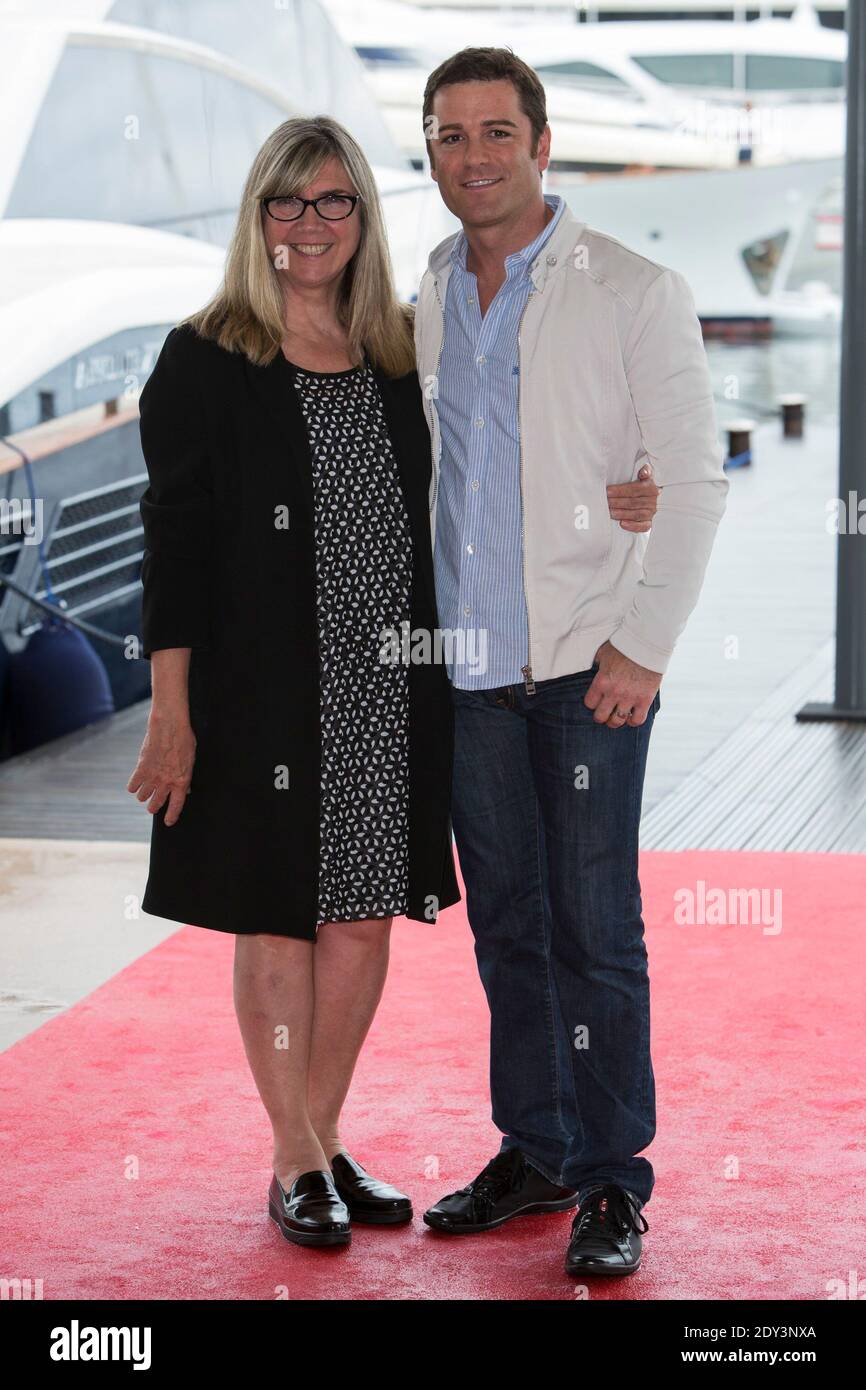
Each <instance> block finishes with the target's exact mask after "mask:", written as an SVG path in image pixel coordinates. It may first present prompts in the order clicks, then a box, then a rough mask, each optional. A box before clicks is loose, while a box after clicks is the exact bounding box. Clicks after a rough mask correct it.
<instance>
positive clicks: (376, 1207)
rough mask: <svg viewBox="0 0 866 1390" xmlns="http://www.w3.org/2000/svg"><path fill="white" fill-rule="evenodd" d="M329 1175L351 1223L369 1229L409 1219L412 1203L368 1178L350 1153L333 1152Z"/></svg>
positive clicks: (384, 1184)
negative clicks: (365, 1226) (354, 1222)
mask: <svg viewBox="0 0 866 1390" xmlns="http://www.w3.org/2000/svg"><path fill="white" fill-rule="evenodd" d="M331 1172H332V1173H333V1175H334V1186H335V1187H336V1189H337V1191H338V1193H339V1194H340V1196H341V1197H342V1199H343V1201H344V1202H345V1203H346V1206H347V1207H348V1208H349V1215H350V1216H351V1218H352V1220H353V1221H360V1222H363V1223H365V1224H367V1225H370V1226H396V1225H398V1224H399V1223H400V1222H402V1221H411V1220H412V1202H411V1200H410V1199H409V1198H408V1197H407V1196H406V1194H405V1192H400V1191H399V1189H398V1188H396V1187H392V1186H391V1184H390V1183H389V1182H380V1181H379V1179H378V1178H373V1177H371V1176H370V1174H369V1173H368V1172H367V1171H366V1169H365V1168H362V1167H361V1165H360V1163H356V1162H355V1160H354V1158H352V1156H351V1154H345V1153H335V1154H334V1157H333V1158H332V1159H331Z"/></svg>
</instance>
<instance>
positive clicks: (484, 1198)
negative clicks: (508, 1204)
mask: <svg viewBox="0 0 866 1390" xmlns="http://www.w3.org/2000/svg"><path fill="white" fill-rule="evenodd" d="M522 1172H523V1162H522V1156H521V1154H520V1151H519V1150H518V1149H504V1150H503V1151H502V1152H501V1153H498V1154H497V1155H496V1157H495V1158H491V1160H490V1162H489V1163H488V1164H487V1166H486V1167H485V1168H482V1170H481V1172H480V1173H479V1174H478V1177H477V1178H475V1179H474V1180H473V1181H472V1182H471V1183H470V1184H469V1186H468V1188H464V1191H466V1192H470V1193H471V1194H472V1202H473V1206H474V1207H475V1208H476V1211H477V1212H478V1214H479V1215H480V1216H481V1217H482V1218H485V1217H488V1216H489V1215H490V1212H491V1210H492V1208H493V1206H494V1205H495V1204H496V1202H498V1201H499V1198H500V1197H504V1196H505V1194H506V1192H512V1191H515V1190H516V1189H517V1188H518V1187H519V1186H520V1183H521V1180H522Z"/></svg>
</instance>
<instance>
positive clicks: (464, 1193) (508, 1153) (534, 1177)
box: [424, 1149, 577, 1236]
mask: <svg viewBox="0 0 866 1390" xmlns="http://www.w3.org/2000/svg"><path fill="white" fill-rule="evenodd" d="M576 1206H577V1193H576V1192H575V1191H574V1190H573V1189H572V1188H570V1187H559V1186H558V1185H557V1184H556V1183H554V1182H550V1181H549V1180H548V1179H547V1178H546V1177H545V1176H544V1175H543V1173H539V1171H538V1169H537V1168H533V1167H532V1165H531V1163H528V1162H527V1160H526V1159H525V1158H524V1156H523V1154H522V1153H521V1152H520V1150H519V1149H503V1150H502V1151H500V1152H499V1153H498V1154H497V1155H496V1157H495V1158H492V1159H491V1160H490V1162H489V1163H488V1164H487V1167H486V1168H482V1170H481V1172H480V1173H479V1174H478V1177H477V1178H474V1179H473V1180H472V1182H471V1183H470V1184H469V1186H468V1187H461V1188H459V1189H458V1191H457V1192H452V1193H450V1194H449V1195H448V1196H447V1197H443V1198H442V1200H441V1201H439V1202H437V1203H436V1205H435V1206H432V1207H430V1209H429V1211H425V1213H424V1220H425V1222H426V1224H427V1225H428V1226H432V1227H433V1229H434V1230H436V1231H444V1232H446V1233H447V1234H448V1235H457V1236H459V1235H474V1234H475V1233H476V1232H477V1231H492V1230H495V1228H496V1227H497V1226H501V1225H503V1223H504V1222H506V1221H510V1220H511V1218H512V1217H513V1216H531V1215H533V1214H535V1213H538V1212H547V1211H568V1210H569V1209H570V1208H571V1207H576Z"/></svg>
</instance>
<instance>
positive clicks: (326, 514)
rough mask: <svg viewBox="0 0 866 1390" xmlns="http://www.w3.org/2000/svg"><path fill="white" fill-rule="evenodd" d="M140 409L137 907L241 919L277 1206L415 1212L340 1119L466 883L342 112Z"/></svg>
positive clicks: (239, 231)
mask: <svg viewBox="0 0 866 1390" xmlns="http://www.w3.org/2000/svg"><path fill="white" fill-rule="evenodd" d="M140 409H141V439H142V448H143V452H144V456H145V460H146V464H147V469H148V475H149V480H150V482H149V486H148V488H147V490H146V491H145V493H144V495H143V497H142V501H141V512H142V518H143V522H144V529H145V557H144V562H143V565H142V583H143V590H144V593H143V609H142V625H143V649H144V655H145V656H146V657H148V658H149V659H150V661H151V669H152V685H153V700H152V706H151V712H150V719H149V723H148V728H147V734H146V737H145V740H144V743H143V745H142V749H141V753H140V756H139V760H138V763H137V766H136V768H135V770H134V772H133V774H132V776H131V778H130V780H129V783H128V790H129V791H130V792H132V793H133V794H135V795H136V796H137V797H138V799H139V800H140V801H146V802H147V804H148V810H149V811H150V812H151V813H152V814H153V825H152V840H151V856H150V872H149V876H148V881H147V887H146V891H145V895H144V898H143V907H144V909H145V911H147V912H151V913H154V914H156V915H158V916H162V917H167V918H170V919H172V920H177V921H180V922H184V923H193V924H197V925H200V926H203V927H209V928H213V929H215V930H217V931H229V932H233V933H234V934H235V938H236V940H235V958H234V999H235V1006H236V1010H237V1015H238V1021H239V1025H240V1028H241V1033H242V1036H243V1041H244V1046H245V1049H246V1053H247V1057H248V1059H249V1064H250V1067H251V1070H252V1073H253V1076H254V1079H255V1082H256V1086H257V1088H258V1090H259V1093H260V1095H261V1098H262V1101H263V1103H264V1105H265V1108H266V1110H267V1112H268V1115H269V1118H270V1121H271V1125H272V1129H273V1170H274V1172H273V1178H272V1182H271V1187H270V1193H269V1211H270V1214H271V1216H272V1217H273V1218H274V1220H275V1221H276V1222H277V1224H278V1225H279V1227H280V1229H281V1231H282V1232H283V1234H284V1235H285V1236H286V1237H287V1238H288V1239H289V1240H292V1241H295V1242H297V1243H299V1244H306V1245H312V1244H316V1245H324V1244H340V1243H345V1242H347V1241H348V1240H349V1239H350V1233H351V1225H350V1223H351V1221H353V1220H354V1221H358V1222H374V1223H387V1224H391V1223H399V1222H403V1221H408V1220H410V1219H411V1217H412V1207H411V1203H410V1200H409V1198H408V1197H407V1196H406V1195H405V1194H404V1193H402V1192H399V1191H398V1190H397V1189H396V1188H395V1187H393V1186H391V1185H390V1184H388V1183H386V1182H383V1181H380V1180H379V1179H376V1178H374V1177H372V1176H370V1175H369V1174H368V1173H367V1172H366V1171H365V1169H364V1168H363V1167H362V1166H361V1165H360V1164H359V1163H358V1162H356V1160H355V1159H354V1158H353V1157H352V1156H351V1155H350V1154H349V1152H348V1151H347V1150H346V1148H345V1147H344V1145H343V1144H342V1142H341V1139H340V1134H339V1120H340V1112H341V1109H342V1106H343V1102H344V1100H345V1098H346V1094H347V1092H348V1088H349V1083H350V1081H351V1077H352V1073H353V1070H354V1066H355V1063H356V1060H357V1057H358V1053H359V1051H360V1048H361V1045H362V1043H363V1041H364V1038H365V1036H366V1034H367V1031H368V1029H369V1027H370V1024H371V1022H372V1019H373V1016H374V1013H375V1010H376V1007H377V1004H378V1002H379V999H380V997H381V993H382V988H383V985H384V981H385V975H386V970H387V964H388V948H389V934H390V926H391V921H392V919H393V917H394V916H395V915H406V916H408V917H409V918H411V919H413V920H415V921H419V922H434V921H435V920H436V917H437V914H438V912H439V910H440V909H441V908H443V907H448V906H449V905H451V904H453V903H455V902H457V901H459V896H460V895H459V891H458V888H457V881H456V876H455V871H454V862H453V853H452V847H451V825H450V818H449V794H450V777H451V761H452V744H453V712H452V706H451V700H450V691H449V686H448V680H447V675H446V672H445V668H444V665H443V664H442V663H441V661H439V662H437V661H436V660H435V659H434V660H433V661H432V662H426V663H423V664H422V663H418V662H416V661H411V662H409V661H407V660H405V659H402V658H401V657H399V656H398V658H397V659H394V656H393V653H394V651H397V652H399V653H402V652H404V651H405V650H406V649H407V644H406V643H405V642H403V641H401V640H400V639H401V638H402V637H403V636H404V635H405V633H406V631H407V630H408V631H409V632H410V633H411V634H412V635H413V638H414V635H415V634H416V633H418V632H423V631H429V632H431V633H432V632H433V631H434V630H435V629H436V627H437V614H436V599H435V589H434V580H433V567H432V556H431V552H430V527H429V512H428V506H429V503H428V488H429V483H430V472H431V458H430V439H429V435H428V432H427V427H426V424H425V421H424V415H423V409H422V402H421V396H420V387H419V383H418V377H417V374H416V370H415V357H414V347H413V338H412V327H411V313H410V311H409V310H407V309H406V308H405V307H404V306H401V305H400V304H398V302H397V300H396V297H395V295H394V291H393V288H392V281H391V271H390V262H389V257H388V251H387V245H386V240H385V233H384V227H383V221H382V215H381V211H380V207H379V202H378V196H377V191H376V187H375V183H374V179H373V175H372V172H371V170H370V167H369V165H368V164H367V162H366V160H365V158H364V156H363V154H362V152H361V150H360V148H359V147H358V145H357V144H356V143H355V141H354V140H353V139H352V138H351V136H350V135H349V134H348V133H347V132H346V131H345V130H344V129H343V128H342V127H341V126H339V125H338V124H337V123H336V122H334V121H332V120H330V119H328V118H326V117H317V118H315V119H304V118H293V119H291V120H288V121H286V122H284V123H283V124H282V125H281V126H279V127H278V128H277V130H275V131H274V132H273V134H272V135H271V136H270V137H269V138H268V140H267V141H266V142H265V144H264V145H263V146H262V149H261V150H260V151H259V153H258V155H257V156H256V159H255V161H254V163H253V166H252V169H251V170H250V174H249V177H248V179H247V182H246V185H245V188H244V192H243V197H242V201H241V207H240V211H239V215H238V224H237V228H236V231H235V234H234V237H233V240H232V244H231V246H230V248H229V251H228V256H227V262H226V272H225V280H224V284H223V286H222V287H221V289H220V291H219V292H218V294H217V295H216V296H215V298H214V299H213V300H212V302H211V303H210V304H209V305H207V306H206V307H205V308H204V309H203V310H201V311H200V312H199V313H197V314H194V315H192V316H191V318H190V319H188V320H185V321H184V323H182V324H181V325H179V326H178V327H177V328H176V329H174V330H172V332H171V333H169V335H168V337H167V339H166V341H165V344H164V346H163V348H162V351H161V353H160V356H159V359H158V361H157V363H156V366H155V368H154V371H153V373H152V375H151V377H150V379H149V380H148V382H147V384H146V386H145V388H144V391H143V392H142V395H141V401H140ZM395 639H396V640H395ZM433 650H436V648H435V646H434V647H433ZM314 947H315V950H314V949H313V948H314Z"/></svg>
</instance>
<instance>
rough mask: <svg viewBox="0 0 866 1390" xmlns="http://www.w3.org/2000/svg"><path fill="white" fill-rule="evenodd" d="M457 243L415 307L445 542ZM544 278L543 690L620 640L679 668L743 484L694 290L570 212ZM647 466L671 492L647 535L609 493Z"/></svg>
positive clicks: (531, 476)
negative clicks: (684, 638) (612, 506)
mask: <svg viewBox="0 0 866 1390" xmlns="http://www.w3.org/2000/svg"><path fill="white" fill-rule="evenodd" d="M455 235H456V234H455ZM454 239H455V238H454V236H450V237H448V238H447V239H446V240H445V241H443V242H441V243H440V245H439V246H437V247H436V249H435V250H434V251H433V252H432V253H431V255H430V261H429V268H428V269H427V270H426V271H425V273H424V277H423V279H422V281H421V287H420V290H419V293H418V303H417V306H416V311H415V347H416V354H417V363H418V376H419V379H420V382H421V387H422V394H423V398H424V410H425V414H426V416H427V423H428V426H429V428H430V434H431V440H432V450H433V473H432V478H431V483H430V496H429V503H430V529H431V537H432V539H433V542H434V544H435V536H436V499H437V495H438V483H439V461H440V455H441V450H442V443H441V436H440V432H439V421H438V416H437V409H436V398H437V395H438V390H437V372H438V368H439V360H440V356H441V352H442V341H443V329H444V312H443V306H444V304H445V291H446V288H447V284H448V276H449V274H450V272H451V262H450V259H449V256H450V252H451V248H452V246H453V244H454ZM531 276H532V281H533V288H532V289H531V290H530V294H529V298H528V300H527V303H526V308H525V309H524V312H523V317H522V320H521V325H520V331H519V335H518V345H519V347H518V351H519V370H520V375H519V379H518V392H519V419H520V431H519V434H520V474H521V493H522V498H523V574H524V588H525V592H526V607H527V612H528V616H529V652H528V653H527V667H528V668H529V670H528V671H527V672H525V674H526V679H527V687H528V688H530V687H531V685H532V683H533V682H534V681H538V680H548V679H550V678H552V677H554V676H563V675H571V674H573V673H574V672H575V671H584V670H587V669H588V668H589V667H590V666H591V665H592V663H593V661H594V659H595V654H596V652H597V650H598V648H599V646H600V645H601V644H602V642H604V641H605V640H606V639H608V638H609V639H610V641H611V643H612V645H613V646H615V647H617V648H618V649H619V651H621V652H623V653H624V654H625V655H626V656H628V657H630V658H631V659H632V660H633V661H637V662H639V663H640V665H641V666H647V667H649V668H650V670H653V671H658V672H664V671H665V670H666V669H667V666H668V663H669V661H670V659H671V655H672V654H673V650H674V645H675V643H676V640H677V638H678V637H679V635H680V633H681V632H682V630H683V628H684V627H685V624H686V621H687V619H688V617H689V614H690V613H691V611H692V609H693V608H694V606H695V604H696V602H697V598H698V594H699V593H700V589H701V584H702V582H703V577H704V571H705V569H706V565H707V561H708V559H709V555H710V550H711V549H712V545H713V541H714V539H715V534H716V527H717V525H718V523H719V519H720V517H721V516H722V514H723V512H724V510H725V503H726V495H727V491H728V487H729V482H728V478H727V477H726V475H725V473H724V472H723V453H722V449H721V446H720V444H719V441H718V428H717V424H716V416H715V407H714V404H713V395H712V388H711V385H710V375H709V370H708V367H707V359H706V353H705V351H704V345H703V338H702V335H701V328H700V323H699V321H698V318H697V315H696V313H695V305H694V299H693V297H692V292H691V289H690V288H689V285H688V282H687V281H686V280H685V279H684V278H683V276H682V275H681V274H680V273H679V272H678V271H676V270H671V269H669V268H668V267H666V266H663V265H659V264H658V263H657V262H656V261H651V260H649V259H648V258H647V257H646V256H641V255H638V254H637V253H636V252H635V251H630V250H629V248H628V247H627V246H624V245H623V244H622V242H620V241H617V240H616V238H615V237H611V236H607V235H606V234H605V233H604V232H599V231H595V230H594V229H593V228H591V227H588V226H587V225H586V223H584V222H579V221H578V220H577V219H576V218H575V217H574V215H573V213H571V211H570V210H569V209H568V208H566V209H565V211H564V213H563V215H562V217H561V219H560V221H559V224H558V225H557V227H556V229H555V231H554V232H553V233H552V235H551V236H550V238H549V240H548V241H547V242H546V243H545V245H544V246H543V248H542V250H541V253H540V255H539V257H538V259H537V260H536V261H535V262H534V263H533V265H532V268H531ZM647 459H648V460H649V461H650V462H651V463H652V465H653V470H654V475H655V481H656V483H657V484H658V486H659V487H660V488H661V489H662V491H661V494H660V496H659V499H658V511H657V513H656V516H655V517H654V519H653V524H652V530H651V531H650V532H649V533H643V534H641V535H636V534H633V533H631V532H628V531H624V530H623V529H622V527H621V526H620V525H619V522H617V521H613V520H612V519H611V516H610V513H609V510H608V503H607V495H606V492H605V487H606V485H607V484H608V483H624V482H630V481H632V480H633V479H635V478H636V477H637V474H638V470H639V469H640V467H641V465H642V464H643V463H644V462H646V461H647Z"/></svg>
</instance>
